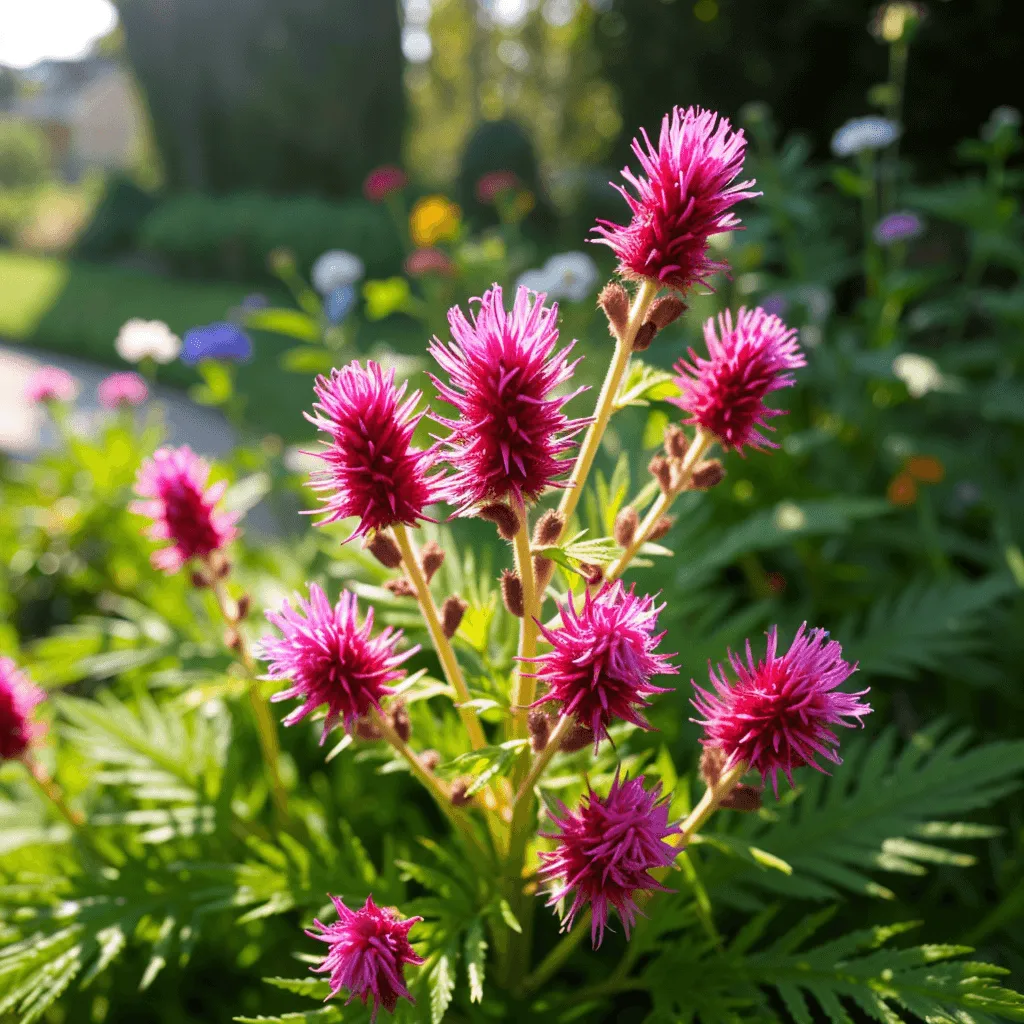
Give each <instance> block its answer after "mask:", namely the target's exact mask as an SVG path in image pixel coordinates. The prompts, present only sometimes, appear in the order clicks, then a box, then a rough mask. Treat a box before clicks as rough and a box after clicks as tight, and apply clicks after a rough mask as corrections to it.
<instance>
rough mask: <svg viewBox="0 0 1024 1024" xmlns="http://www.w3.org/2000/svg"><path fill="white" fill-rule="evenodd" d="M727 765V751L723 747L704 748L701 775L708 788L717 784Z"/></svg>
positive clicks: (701, 756) (701, 754) (701, 755)
mask: <svg viewBox="0 0 1024 1024" xmlns="http://www.w3.org/2000/svg"><path fill="white" fill-rule="evenodd" d="M724 765H725V751H724V750H722V748H721V747H704V748H703V749H702V750H701V753H700V774H701V777H702V778H703V779H704V781H705V783H707V785H708V787H709V788H710V787H711V786H714V785H716V784H717V782H718V780H719V779H720V778H721V777H722V768H723V767H724Z"/></svg>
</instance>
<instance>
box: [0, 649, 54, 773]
mask: <svg viewBox="0 0 1024 1024" xmlns="http://www.w3.org/2000/svg"><path fill="white" fill-rule="evenodd" d="M45 699H46V694H45V693H44V692H43V691H42V690H41V689H39V687H38V686H36V685H35V684H34V683H33V682H31V681H30V680H29V678H28V676H26V675H25V674H24V673H23V672H22V671H21V670H20V669H19V668H18V666H17V665H16V664H15V663H14V662H13V661H12V660H11V659H10V658H0V762H2V761H11V760H14V759H15V758H17V757H22V756H23V755H24V754H25V753H26V751H27V750H28V749H29V747H31V746H32V744H33V743H34V742H35V741H36V740H37V739H38V738H39V737H40V736H41V735H42V734H43V732H45V727H44V726H43V725H41V724H40V723H39V722H33V721H32V712H33V711H34V710H35V708H36V706H37V705H39V704H42V702H43V701H44V700H45Z"/></svg>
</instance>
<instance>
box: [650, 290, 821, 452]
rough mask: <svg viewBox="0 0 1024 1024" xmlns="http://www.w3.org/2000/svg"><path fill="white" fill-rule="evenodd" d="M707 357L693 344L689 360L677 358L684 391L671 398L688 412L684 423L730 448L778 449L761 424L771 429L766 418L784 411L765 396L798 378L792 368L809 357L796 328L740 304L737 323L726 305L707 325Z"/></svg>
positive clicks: (737, 449) (798, 365)
mask: <svg viewBox="0 0 1024 1024" xmlns="http://www.w3.org/2000/svg"><path fill="white" fill-rule="evenodd" d="M704 340H705V342H706V344H707V347H708V356H709V358H708V359H704V358H702V357H701V356H698V355H697V353H696V352H694V350H693V349H692V348H691V349H690V361H689V362H687V361H686V360H685V359H681V360H680V361H679V362H678V363H676V366H675V371H676V374H677V375H678V376H677V377H676V385H677V386H678V387H679V389H680V391H681V392H682V394H681V395H680V396H679V397H678V398H671V399H669V401H671V402H672V403H673V404H674V405H678V406H679V407H680V408H681V409H685V410H686V411H687V412H689V413H690V418H689V419H687V420H684V422H685V423H691V424H696V425H697V426H699V427H700V428H701V429H702V430H704V431H706V432H708V433H710V434H712V435H714V437H715V438H716V439H717V440H718V442H719V444H721V446H722V447H723V448H724V449H725V450H726V451H729V450H735V451H739V452H741V453H742V450H743V448H744V447H746V446H749V447H751V448H762V449H763V448H765V447H768V448H777V447H778V445H776V444H773V443H772V442H771V441H769V440H768V439H767V438H766V437H765V436H764V435H763V434H762V433H761V429H765V430H772V429H773V428H772V427H770V426H768V422H767V421H768V420H769V419H770V418H771V417H773V416H781V415H782V412H781V411H780V410H778V409H770V408H769V407H768V406H766V405H765V404H764V399H765V397H766V396H767V395H768V394H769V393H770V392H772V391H777V390H778V389H779V388H787V387H792V386H793V384H794V383H795V379H794V377H793V375H792V374H791V373H790V372H789V371H790V370H795V369H797V368H798V367H800V366H806V365H807V361H806V360H805V359H804V357H803V353H802V352H801V351H800V346H799V345H798V344H797V334H796V331H795V330H792V329H791V328H789V327H787V326H786V325H785V324H784V323H783V322H782V321H781V320H780V319H779V318H778V317H777V316H771V315H770V314H768V313H766V312H765V311H764V310H763V309H761V308H760V306H759V307H758V308H757V309H753V310H748V309H745V308H741V309H740V311H739V313H738V314H737V316H736V321H735V323H734V322H733V319H732V314H731V313H730V312H729V311H728V310H726V311H725V312H724V313H720V314H719V316H718V330H717V331H716V329H715V320H714V317H712V318H710V319H709V320H708V321H707V323H706V324H705V325H704Z"/></svg>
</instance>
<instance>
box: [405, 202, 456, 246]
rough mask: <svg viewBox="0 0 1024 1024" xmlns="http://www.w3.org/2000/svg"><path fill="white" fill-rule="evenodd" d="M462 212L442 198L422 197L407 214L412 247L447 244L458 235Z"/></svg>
mask: <svg viewBox="0 0 1024 1024" xmlns="http://www.w3.org/2000/svg"><path fill="white" fill-rule="evenodd" d="M461 217H462V210H461V209H460V208H459V207H458V205H456V204H455V203H453V202H451V201H450V200H449V199H447V198H445V197H444V196H437V195H435V196H424V197H423V198H422V199H419V200H417V201H416V205H415V206H413V208H412V213H410V214H409V234H410V236H411V237H412V241H413V245H415V246H416V247H417V248H420V249H422V248H425V247H427V246H431V245H435V244H436V243H437V242H449V241H451V240H452V239H454V238H455V237H456V235H458V233H459V222H460V219H461Z"/></svg>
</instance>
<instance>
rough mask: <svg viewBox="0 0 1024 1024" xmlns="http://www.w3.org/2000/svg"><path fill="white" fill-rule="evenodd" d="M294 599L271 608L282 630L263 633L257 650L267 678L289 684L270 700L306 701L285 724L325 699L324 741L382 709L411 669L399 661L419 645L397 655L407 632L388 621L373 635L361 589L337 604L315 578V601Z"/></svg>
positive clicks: (273, 619) (312, 592) (272, 620)
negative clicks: (361, 607)
mask: <svg viewBox="0 0 1024 1024" xmlns="http://www.w3.org/2000/svg"><path fill="white" fill-rule="evenodd" d="M295 603H296V607H295V608H293V607H292V606H291V605H290V604H289V602H288V601H285V602H284V604H283V605H282V606H281V610H280V611H278V612H267V619H268V621H269V622H270V623H271V625H274V626H276V627H277V628H278V629H279V630H280V631H281V636H280V637H277V636H273V635H270V636H266V637H264V638H263V640H262V641H261V642H260V643H259V644H257V645H256V647H255V649H254V653H255V654H256V656H257V657H258V658H260V659H262V660H263V661H266V662H268V663H269V669H270V671H269V672H268V674H267V675H266V677H265V678H267V679H275V680H287V681H288V682H290V683H291V686H289V687H288V689H286V690H282V691H281V692H280V693H276V694H274V696H273V697H271V701H273V702H277V701H282V700H289V699H291V698H293V697H296V698H298V699H299V700H301V701H302V702H303V703H302V705H301V706H300V707H298V708H296V709H295V710H294V711H292V712H291V713H290V714H289V715H288V716H287V717H286V718H285V720H284V724H285V725H295V724H296V722H301V721H302V719H304V718H305V717H306V716H307V715H309V714H311V713H312V712H313V711H315V710H316V709H317V708H318V707H320V706H321V705H323V704H326V705H327V720H326V721H325V722H324V730H323V734H322V735H321V737H320V743H321V745H323V743H324V741H325V740H326V739H327V734H328V733H329V732H330V731H331V729H333V728H334V727H335V726H336V725H337V724H338V723H339V722H341V723H342V724H343V725H344V727H345V729H346V730H351V729H352V727H353V725H354V724H355V722H356V719H357V718H360V717H361V716H363V715H365V714H367V713H368V712H369V711H370V709H371V708H375V709H377V710H378V711H379V710H380V707H381V701H382V700H383V699H384V698H385V697H387V696H388V695H389V694H390V693H391V692H392V690H391V687H390V686H389V685H388V684H389V683H393V682H394V681H395V680H397V679H402V678H403V677H404V676H405V672H404V670H403V669H401V668H399V666H400V665H401V664H402V662H404V661H405V660H406V659H407V658H409V657H410V656H411V655H413V654H415V653H416V652H417V651H418V650H419V647H418V646H416V647H411V648H410V649H409V650H407V651H405V653H403V654H396V653H395V647H396V645H397V644H398V641H399V640H400V639H401V638H402V631H401V630H394V629H392V628H391V627H390V626H389V627H388V628H387V629H384V630H382V631H381V632H380V633H378V634H377V636H372V635H371V634H372V632H373V609H372V608H370V609H369V611H368V612H367V613H366V619H365V620H364V621H363V624H362V625H360V624H359V619H358V616H357V612H358V607H357V604H356V597H355V594H352V593H349V592H348V591H342V594H341V596H340V597H339V598H338V603H337V604H336V605H335V606H334V607H333V608H332V607H331V604H330V602H329V601H328V600H327V595H326V594H325V593H324V592H323V590H322V589H321V588H320V587H318V586H317V585H316V584H315V583H313V584H311V585H310V588H309V601H304V600H303V599H302V598H301V597H298V596H296V599H295Z"/></svg>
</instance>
